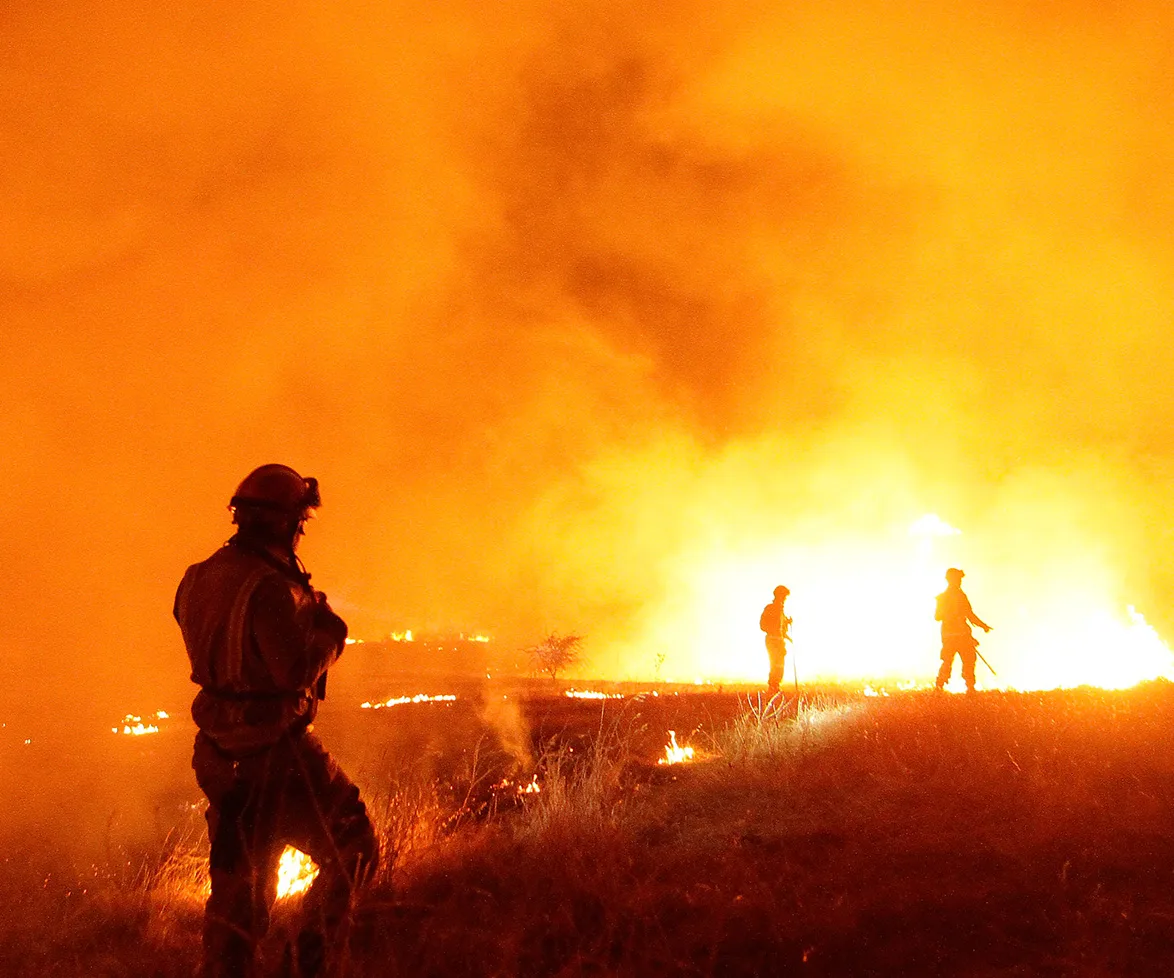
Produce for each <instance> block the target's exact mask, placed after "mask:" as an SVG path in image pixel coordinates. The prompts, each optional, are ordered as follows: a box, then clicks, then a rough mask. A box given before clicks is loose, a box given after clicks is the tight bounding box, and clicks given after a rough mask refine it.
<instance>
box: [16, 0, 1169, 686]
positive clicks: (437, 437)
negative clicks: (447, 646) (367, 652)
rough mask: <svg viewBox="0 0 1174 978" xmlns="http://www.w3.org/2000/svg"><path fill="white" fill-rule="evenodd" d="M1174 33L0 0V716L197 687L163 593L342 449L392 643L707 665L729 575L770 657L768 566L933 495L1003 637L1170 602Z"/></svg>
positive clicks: (352, 546) (772, 18) (1161, 616)
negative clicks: (266, 488) (1031, 622)
mask: <svg viewBox="0 0 1174 978" xmlns="http://www.w3.org/2000/svg"><path fill="white" fill-rule="evenodd" d="M1172 30H1174V13H1172V12H1171V10H1170V8H1169V7H1168V5H1165V4H1161V3H1158V2H1156V0H1149V2H1144V3H1142V2H1137V3H1131V2H1122V3H1117V4H1103V3H1091V2H1058V0H1055V2H1044V0H1036V2H1023V0H1017V2H1014V3H1012V2H1009V0H1006V2H1004V0H996V2H987V3H982V4H975V3H963V2H949V0H947V2H944V3H943V2H937V3H933V4H930V3H907V4H891V3H884V2H881V0H871V2H870V0H863V2H862V0H852V2H841V0H819V2H814V0H813V2H809V3H777V2H776V3H760V2H756V3H751V2H746V3H738V2H731V3H726V4H720V5H714V4H709V3H678V4H672V5H669V6H668V9H667V10H659V9H657V7H656V5H634V4H631V3H620V2H614V3H613V2H591V0H588V2H583V3H576V4H565V3H544V2H529V3H495V4H480V3H477V4H473V3H470V4H459V3H454V4H443V5H420V4H411V5H409V4H396V3H379V4H363V3H350V4H314V3H291V4H286V5H283V6H282V7H281V9H280V11H278V10H277V8H272V7H271V8H264V9H263V8H262V7H260V6H255V5H247V4H234V3H227V2H199V0H196V2H193V3H189V4H184V5H181V6H180V7H174V6H167V5H160V4H151V3H146V2H138V3H130V2H104V3H97V4H94V3H87V4H82V3H78V2H52V0H47V2H39V3H35V4H34V3H22V2H18V3H8V4H5V5H3V6H0V190H2V191H3V199H4V201H5V205H4V207H3V208H0V323H2V324H3V326H2V328H3V334H4V339H5V342H4V348H3V357H2V359H0V370H2V375H0V381H2V387H0V390H2V391H3V402H2V404H3V410H2V411H0V459H2V460H3V461H2V463H0V464H2V466H3V472H4V473H5V479H4V483H5V503H6V506H5V526H4V530H3V534H2V536H0V539H2V540H3V554H2V556H3V560H0V594H3V596H4V601H5V611H4V613H3V615H0V667H2V668H3V673H4V675H5V676H6V677H9V678H8V680H7V681H6V684H5V685H7V686H8V687H9V688H4V689H2V690H0V703H4V702H10V701H11V698H12V697H13V696H22V695H26V694H27V690H28V689H30V688H32V689H41V690H46V691H58V692H63V691H76V690H78V689H87V688H88V689H93V690H97V691H102V690H108V691H111V692H114V691H117V692H118V694H119V696H120V697H121V699H120V705H121V703H122V702H123V701H129V702H131V703H132V705H133V704H136V703H140V702H142V700H141V698H138V697H136V696H131V695H130V692H131V691H135V692H138V691H147V692H150V691H152V690H155V689H158V688H161V687H162V686H167V687H168V688H178V689H183V688H184V683H185V682H186V676H185V674H184V668H183V665H184V664H183V657H182V649H181V646H180V644H179V638H178V633H177V630H176V628H175V626H174V623H173V622H172V621H171V620H170V617H169V612H170V605H171V598H172V595H173V593H174V588H175V584H176V582H177V581H178V579H179V577H180V575H181V574H182V571H183V568H184V567H185V566H186V565H187V564H188V563H190V562H192V561H194V560H197V559H200V558H202V557H203V556H205V555H206V554H207V553H208V552H210V551H211V550H212V549H213V548H214V547H215V546H216V545H217V544H218V543H219V542H221V541H222V540H223V539H225V538H226V537H227V535H228V533H229V532H230V531H229V527H228V515H227V513H226V511H225V509H224V506H225V504H226V502H227V499H228V497H229V496H230V495H231V492H232V489H233V488H234V487H235V484H236V482H237V481H238V480H239V479H240V478H241V477H242V476H243V475H244V474H245V473H246V472H247V471H248V470H249V469H251V468H252V467H253V466H254V465H257V464H260V463H262V462H269V461H283V462H287V463H289V464H292V465H294V466H297V467H299V468H300V469H302V470H303V471H304V472H307V473H309V474H313V475H316V476H317V477H318V478H319V479H320V480H321V482H322V487H323V497H324V500H325V506H324V508H323V510H322V511H321V514H320V515H321V519H320V521H319V522H318V524H317V525H315V526H314V527H313V528H312V530H311V535H310V537H309V538H308V540H307V543H306V547H305V556H306V558H307V561H308V562H309V563H310V566H311V569H312V570H313V571H314V572H315V582H316V583H318V584H319V585H320V586H322V587H324V588H325V589H326V590H327V591H328V592H329V593H330V595H331V597H332V600H334V601H335V603H336V604H337V605H338V606H339V607H340V610H341V611H342V612H343V614H344V615H345V616H346V617H347V618H348V619H349V620H350V622H351V624H352V628H353V631H354V632H355V633H356V634H372V635H374V634H382V633H384V632H386V631H387V630H389V629H390V628H391V627H393V626H397V625H398V626H399V627H403V626H404V625H408V626H409V627H410V626H412V625H413V624H414V625H415V627H423V626H425V625H430V626H433V627H454V628H458V629H459V628H469V629H480V630H491V631H493V633H494V634H495V635H497V636H499V637H500V639H501V640H502V641H505V642H518V643H523V642H526V641H528V640H531V639H533V638H534V636H535V635H536V634H542V633H544V632H545V631H548V630H551V629H558V630H560V631H564V632H566V631H572V630H573V631H577V632H580V633H582V634H585V635H587V636H588V639H589V649H590V650H592V651H593V654H594V656H595V657H596V658H595V665H596V667H597V668H598V669H599V670H600V671H610V672H614V673H617V674H619V673H626V672H632V673H639V672H644V673H648V672H650V671H651V662H652V659H653V657H654V655H655V654H656V653H657V652H659V651H667V655H668V659H667V661H666V668H670V669H671V665H672V663H673V660H674V657H676V659H677V664H678V671H680V672H682V673H687V672H690V671H691V670H693V669H694V668H695V667H696V666H697V665H698V663H699V662H701V660H702V658H704V655H709V654H711V653H710V652H705V651H704V650H700V651H699V650H698V649H697V648H687V647H686V646H688V642H689V639H688V636H690V635H696V634H697V633H698V630H699V629H702V630H704V628H705V621H704V620H698V619H697V615H698V614H699V612H698V608H699V607H700V606H701V605H702V604H704V602H703V601H702V598H703V595H702V593H701V592H700V591H699V589H703V588H704V587H706V586H708V585H706V584H705V583H704V582H705V581H707V580H709V579H710V577H711V576H712V574H713V573H715V571H714V570H713V569H714V568H715V567H719V566H732V567H733V568H734V569H733V570H732V571H731V573H732V574H734V576H735V577H736V578H737V579H738V580H739V581H742V580H745V584H744V585H741V584H740V585H739V586H740V587H744V589H745V590H749V589H751V588H756V590H755V591H754V593H751V594H749V595H745V596H740V597H739V598H738V600H739V601H741V602H742V603H743V604H744V605H745V607H746V609H748V611H747V616H748V617H749V619H750V625H749V629H750V632H751V636H750V637H751V638H752V639H753V640H754V641H757V636H756V635H754V634H753V632H754V628H753V626H754V623H755V622H756V620H757V611H758V608H759V607H760V606H761V604H762V602H764V601H765V600H767V599H768V598H769V593H770V589H771V588H772V587H773V586H774V584H775V583H778V580H786V581H787V582H788V583H789V585H790V586H791V587H792V590H793V592H794V594H795V601H796V606H797V607H800V606H801V604H802V602H801V599H800V594H801V592H802V588H803V580H802V575H803V574H804V573H808V572H809V571H810V573H812V574H816V572H815V571H814V570H812V568H813V567H815V566H816V565H817V564H818V565H819V566H820V567H823V566H824V565H825V564H826V561H827V559H829V555H830V554H836V555H838V557H837V559H839V560H842V561H845V562H847V563H849V564H851V563H852V562H853V561H854V560H855V557H853V554H857V555H859V554H873V553H874V548H875V546H876V545H878V544H877V541H878V540H885V539H889V538H890V537H891V535H892V534H893V533H894V532H898V531H900V532H903V530H904V528H905V527H907V526H908V524H909V523H911V522H912V521H913V520H914V519H916V518H917V517H918V516H920V515H921V514H922V513H925V512H930V511H932V512H937V513H939V514H940V515H941V516H942V517H943V518H944V519H946V520H948V521H949V522H951V523H952V524H954V525H956V526H959V527H962V528H963V529H964V534H963V536H962V537H960V538H959V540H961V541H965V542H964V543H962V544H959V546H961V547H963V549H962V551H961V558H964V559H965V560H966V561H967V562H968V563H967V568H968V574H969V576H968V579H967V586H968V588H969V589H970V590H971V593H972V596H974V597H975V603H976V606H977V607H979V608H980V613H982V614H984V616H986V617H988V619H989V620H992V621H994V620H996V618H998V616H999V615H1002V617H1001V618H999V619H998V624H1000V625H1002V626H1004V627H1005V628H1007V629H1011V628H1012V627H1013V626H1012V622H1013V621H1014V620H1015V619H1014V615H1028V616H1030V614H1031V613H1032V610H1033V606H1034V605H1035V604H1036V603H1046V601H1047V600H1050V596H1051V595H1052V593H1053V592H1054V591H1055V590H1057V588H1059V589H1061V590H1066V591H1072V590H1073V589H1074V588H1077V585H1078V584H1079V583H1080V582H1085V583H1087V584H1088V586H1089V587H1090V588H1093V590H1095V593H1096V601H1099V602H1103V604H1104V605H1105V607H1106V608H1111V609H1124V607H1125V604H1126V603H1127V602H1128V603H1133V604H1136V605H1137V606H1138V607H1139V608H1141V609H1142V610H1143V611H1145V613H1146V615H1147V617H1148V618H1149V620H1150V621H1151V622H1154V623H1155V624H1157V625H1158V626H1159V628H1161V627H1162V626H1164V625H1165V626H1168V625H1171V624H1174V615H1170V613H1169V610H1168V608H1167V605H1168V604H1169V594H1170V585H1171V580H1172V579H1171V576H1170V574H1169V571H1168V570H1167V563H1168V558H1169V554H1170V553H1171V547H1170V544H1171V542H1172V540H1171V533H1170V529H1169V527H1170V526H1171V525H1172V518H1171V517H1172V514H1171V506H1170V503H1169V495H1170V493H1169V489H1168V487H1169V481H1170V480H1169V474H1170V470H1171V459H1172V457H1174V455H1172V452H1174V434H1172V431H1174V427H1172V422H1174V385H1171V383H1170V377H1171V375H1172V368H1174V344H1172V343H1171V340H1170V334H1171V325H1172V323H1171V314H1172V311H1174V237H1172V236H1171V235H1170V232H1169V228H1170V226H1171V224H1172V221H1174V166H1172V163H1174V105H1172V101H1171V100H1172V96H1174V86H1172V84H1171V73H1172V71H1171V70H1172V59H1171V53H1170V46H1169V41H1168V39H1169V38H1170V37H1171V36H1174V34H1172ZM853 541H859V546H860V547H861V548H862V549H860V550H856V551H854V550H852V546H853ZM825 544H826V545H827V546H830V547H831V548H832V549H831V550H826V551H824V552H822V553H823V555H822V556H821V557H820V559H819V560H815V558H811V557H810V555H811V554H812V553H814V552H815V550H818V548H819V547H821V546H824V545H825ZM813 548H814V549H813ZM803 555H807V556H806V557H804V556H803ZM942 556H943V558H945V557H946V554H945V553H943V555H942ZM809 558H810V559H809ZM961 558H960V559H961ZM872 559H873V558H872V557H871V556H870V557H868V559H867V560H865V559H864V558H863V557H861V562H862V563H863V564H864V565H866V566H872V565H871V564H870V563H869V561H871V560H872ZM804 560H807V563H804ZM880 565H881V567H883V566H884V559H883V558H881V559H880ZM748 566H753V567H754V568H761V577H762V578H765V579H762V580H759V579H758V575H757V574H751V575H746V574H745V569H746V568H747V567H748ZM935 566H936V565H935ZM859 569H860V567H859V566H857V567H856V568H855V570H854V574H855V573H856V572H857V571H859ZM880 572H881V571H878V572H877V573H880ZM820 573H821V574H822V573H823V572H822V571H821V572H820ZM1066 574H1071V575H1072V579H1071V580H1069V579H1066V578H1064V575H1066ZM707 575H709V576H708V577H707ZM739 575H742V576H739ZM816 577H819V579H820V580H824V579H825V578H826V575H824V576H822V577H821V576H820V575H819V574H816ZM776 578H777V579H776ZM723 580H724V581H727V582H728V581H729V580H730V578H729V576H727V577H725V578H723ZM932 580H933V584H932V586H933V587H934V588H936V587H937V586H938V583H939V580H940V574H939V573H937V571H936V569H935V573H934V574H933V578H932ZM1041 582H1046V583H1041ZM1088 582H1091V583H1088ZM824 586H825V587H826V586H828V585H824ZM866 586H867V585H866V583H861V582H860V578H859V576H858V574H857V575H856V576H852V575H849V576H848V577H846V578H845V584H844V588H845V590H846V591H850V590H853V589H859V588H865V587H866ZM927 586H929V585H928V584H927ZM984 588H985V595H984ZM739 593H740V595H744V591H742V592H739ZM1016 595H1018V596H1019V599H1020V600H1019V603H1018V604H1016V598H1015V596H1016ZM983 596H985V597H986V599H987V600H986V605H985V606H983V605H982V604H981V603H980V598H981V597H983ZM924 600H926V601H930V602H931V603H932V592H931V593H930V594H928V595H926V596H925V599H924ZM991 605H993V606H994V607H993V608H992V607H991ZM708 613H709V609H708V606H707V607H706V614H708ZM739 614H741V610H739ZM1023 627H1024V628H1026V627H1027V626H1026V625H1024V626H1023ZM999 632H1000V634H1002V633H1003V628H1000V629H999ZM707 634H708V633H707ZM928 635H929V638H928V640H927V641H928V645H927V648H926V649H925V650H914V651H913V652H911V653H910V655H912V656H920V655H924V656H925V657H927V659H928V660H929V661H928V666H927V668H930V669H932V667H933V664H934V663H933V661H932V660H933V656H934V649H933V626H932V621H931V622H929V623H928ZM46 636H48V637H49V638H50V639H51V641H49V642H46V641H45V639H46ZM706 641H707V642H711V643H713V642H716V643H718V644H719V645H720V642H721V639H720V636H719V637H713V636H710V637H709V638H707V639H706ZM993 641H994V639H993V637H992V642H993ZM984 647H985V646H984ZM1007 654H1010V646H1008V647H1007ZM712 655H714V656H718V657H719V658H720V656H722V655H725V652H722V651H721V650H717V651H714V652H712ZM14 680H15V685H12V683H13V681H14ZM22 690H24V692H22ZM124 694H125V695H124Z"/></svg>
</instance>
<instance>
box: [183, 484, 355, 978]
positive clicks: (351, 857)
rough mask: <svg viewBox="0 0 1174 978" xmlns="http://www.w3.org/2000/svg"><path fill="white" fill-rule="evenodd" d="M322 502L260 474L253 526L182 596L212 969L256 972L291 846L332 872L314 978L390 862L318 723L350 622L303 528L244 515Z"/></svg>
mask: <svg viewBox="0 0 1174 978" xmlns="http://www.w3.org/2000/svg"><path fill="white" fill-rule="evenodd" d="M320 503H321V499H320V498H319V496H318V490H317V483H316V482H315V481H314V480H311V479H303V478H302V477H301V476H299V475H298V474H297V473H296V472H295V471H294V470H293V469H291V468H289V467H288V466H280V465H278V466H262V467H261V468H260V469H257V470H255V471H254V472H253V473H251V474H250V475H249V476H248V477H246V479H245V481H244V482H242V483H241V485H240V488H238V490H237V493H236V494H235V495H234V496H233V499H232V506H233V509H234V522H237V523H238V524H239V526H240V531H239V532H238V533H237V534H236V535H235V536H234V537H233V538H232V539H231V540H229V541H228V542H227V543H226V544H225V545H224V546H222V547H221V548H220V549H219V550H217V551H216V552H215V553H214V554H212V556H210V557H209V558H208V559H207V560H204V561H201V562H200V563H197V564H193V565H192V566H191V567H189V568H188V569H187V572H186V573H185V574H184V576H183V580H182V581H181V582H180V585H179V589H178V591H177V592H176V598H175V607H174V613H175V618H176V621H177V622H178V623H179V626H180V631H181V632H182V634H183V639H184V645H185V647H186V649H187V655H188V662H189V665H190V667H191V678H192V681H193V682H195V683H196V684H198V685H199V687H200V691H199V692H198V693H197V695H196V698H195V700H194V701H193V703H192V718H193V719H194V720H195V722H196V726H197V727H198V728H199V732H198V734H197V735H196V742H195V747H194V751H193V756H192V768H193V770H194V772H195V775H196V781H197V783H198V784H199V786H200V788H201V790H203V792H204V794H205V795H206V796H207V798H208V803H209V807H208V811H207V821H208V834H209V839H210V842H211V856H210V858H211V868H212V894H211V896H210V897H209V899H208V903H207V906H206V908H205V920H204V972H203V974H204V976H205V978H214V976H220V975H225V976H227V975H233V976H236V975H245V976H248V975H251V974H252V967H253V964H252V962H253V952H254V948H255V945H256V943H257V942H258V941H259V940H260V938H261V937H263V936H264V934H265V931H266V929H267V927H268V921H269V905H270V903H271V902H272V900H273V895H274V892H275V887H276V869H277V861H278V857H279V856H280V854H281V852H282V850H283V849H284V847H285V846H286V845H287V844H290V845H293V846H296V847H297V848H298V849H301V850H302V851H303V852H305V853H307V854H308V855H310V856H311V857H312V858H313V859H314V861H315V862H316V863H317V864H318V866H319V870H320V872H319V877H318V879H317V880H316V881H315V883H314V885H313V886H312V887H311V889H310V891H309V893H308V894H307V896H306V898H305V899H304V900H303V910H304V911H305V912H306V914H307V917H306V926H305V927H304V928H303V931H302V933H301V936H299V938H298V940H297V951H298V961H299V967H300V968H301V970H302V974H303V975H311V974H319V973H321V968H323V967H325V965H326V963H327V961H328V959H329V957H330V955H331V953H332V949H333V948H334V947H335V946H336V945H337V943H338V941H339V940H341V934H342V932H341V928H342V926H343V924H344V922H345V919H346V917H347V910H348V908H349V906H350V900H351V897H352V895H353V891H354V888H355V887H356V886H357V885H358V884H359V883H360V882H361V881H362V880H363V879H364V878H366V876H368V875H369V874H370V872H371V870H372V869H373V868H374V866H375V864H376V861H377V855H378V853H377V845H376V840H375V835H374V831H373V829H372V827H371V823H370V820H369V819H368V817H367V813H366V808H365V807H364V805H363V802H362V800H361V799H360V798H359V791H358V789H357V788H356V787H355V786H354V785H353V784H352V783H351V782H350V781H349V780H348V779H347V777H346V775H345V774H343V773H342V771H341V770H339V768H338V766H337V765H336V764H335V763H334V761H333V760H332V759H331V757H330V755H329V754H328V753H327V752H326V750H325V749H324V748H323V747H322V745H321V743H320V742H319V741H318V740H317V738H316V737H314V736H313V734H312V733H310V731H309V727H310V723H311V722H312V721H313V719H314V716H315V715H316V713H317V710H318V701H319V700H320V699H321V696H322V690H323V688H324V687H323V683H324V681H325V677H326V671H327V670H328V669H329V668H330V666H331V665H333V663H334V662H335V661H336V660H337V659H338V656H339V655H340V654H341V652H342V650H343V648H344V645H345V641H346V636H347V626H346V623H345V622H344V621H343V620H342V619H341V618H340V617H339V616H338V615H337V614H335V613H334V611H333V610H332V609H331V608H330V605H329V603H328V602H327V600H326V596H325V595H324V594H322V592H320V591H316V590H314V588H313V587H311V585H310V575H309V574H308V573H306V572H305V569H304V567H303V566H302V565H301V562H300V561H298V559H297V557H296V555H295V553H294V547H295V546H296V542H297V538H296V536H293V537H292V539H290V540H287V541H285V542H280V541H278V540H276V539H275V538H274V536H273V535H272V534H270V533H267V532H266V531H265V527H264V526H262V525H260V524H254V523H252V522H251V521H249V520H241V519H239V516H240V513H241V511H242V510H251V511H257V510H265V511H267V512H271V513H273V514H275V515H276V516H277V517H278V518H280V519H283V520H287V521H290V522H292V523H294V524H295V525H297V524H299V523H300V521H301V519H303V518H304V516H305V515H306V512H307V510H308V508H310V507H312V506H316V505H319V504H320Z"/></svg>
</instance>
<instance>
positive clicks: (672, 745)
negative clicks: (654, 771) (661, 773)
mask: <svg viewBox="0 0 1174 978" xmlns="http://www.w3.org/2000/svg"><path fill="white" fill-rule="evenodd" d="M691 760H693V748H692V747H680V746H678V745H677V732H676V731H675V730H670V731H669V742H668V743H667V744H665V748H664V757H662V758H661V759H660V760H659V761H657V762H656V763H657V764H683V763H685V762H686V761H691Z"/></svg>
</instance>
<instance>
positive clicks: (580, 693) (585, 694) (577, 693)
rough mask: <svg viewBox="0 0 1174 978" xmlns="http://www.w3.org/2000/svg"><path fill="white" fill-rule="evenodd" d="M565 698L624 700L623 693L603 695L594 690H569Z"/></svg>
mask: <svg viewBox="0 0 1174 978" xmlns="http://www.w3.org/2000/svg"><path fill="white" fill-rule="evenodd" d="M563 696H569V697H570V698H571V699H574V700H622V699H623V698H624V694H623V693H601V692H599V691H598V690H594V689H568V690H566V691H565V692H564V693H563Z"/></svg>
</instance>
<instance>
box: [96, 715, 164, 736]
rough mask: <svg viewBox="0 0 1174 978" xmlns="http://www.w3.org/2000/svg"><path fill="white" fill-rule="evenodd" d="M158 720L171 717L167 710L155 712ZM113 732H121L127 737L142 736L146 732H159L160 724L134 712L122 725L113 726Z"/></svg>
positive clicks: (127, 716) (126, 717) (124, 718)
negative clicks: (144, 718)
mask: <svg viewBox="0 0 1174 978" xmlns="http://www.w3.org/2000/svg"><path fill="white" fill-rule="evenodd" d="M154 718H155V719H156V720H168V719H170V718H171V716H170V714H169V713H167V711H166V710H156V711H155V714H154ZM110 732H111V733H121V734H123V735H124V736H127V737H142V736H143V735H144V734H153V733H158V732H159V725H158V724H157V723H153V722H151V720H146V721H144V720H143V718H142V717H141V716H137V715H136V714H133V713H128V714H127V715H126V716H125V717H123V720H122V726H121V727H111V728H110Z"/></svg>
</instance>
